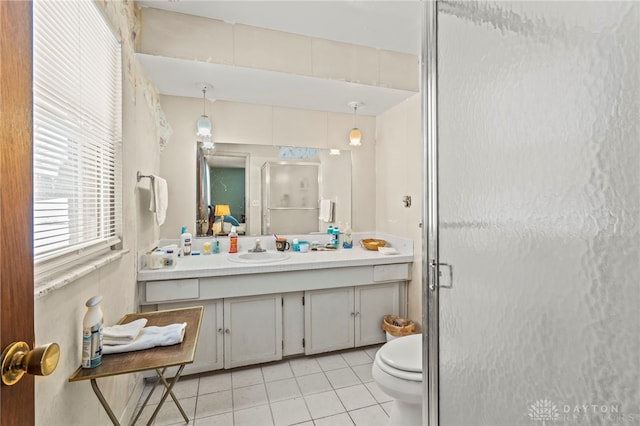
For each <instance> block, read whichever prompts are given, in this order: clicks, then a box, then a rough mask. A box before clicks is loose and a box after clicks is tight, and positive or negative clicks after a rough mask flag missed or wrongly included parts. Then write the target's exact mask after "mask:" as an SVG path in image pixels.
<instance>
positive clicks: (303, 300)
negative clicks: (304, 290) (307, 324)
mask: <svg viewBox="0 0 640 426" xmlns="http://www.w3.org/2000/svg"><path fill="white" fill-rule="evenodd" d="M302 306H304V296H302Z"/></svg>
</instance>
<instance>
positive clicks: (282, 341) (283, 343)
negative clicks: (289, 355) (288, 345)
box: [282, 340, 284, 351]
mask: <svg viewBox="0 0 640 426" xmlns="http://www.w3.org/2000/svg"><path fill="white" fill-rule="evenodd" d="M282 350H283V351H284V340H283V341H282Z"/></svg>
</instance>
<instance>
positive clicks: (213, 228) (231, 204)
mask: <svg viewBox="0 0 640 426" xmlns="http://www.w3.org/2000/svg"><path fill="white" fill-rule="evenodd" d="M248 167H249V154H248V153H246V152H244V153H243V152H226V153H217V152H215V150H214V149H211V148H208V145H207V144H205V143H202V142H198V155H197V165H196V179H197V184H196V193H197V200H196V201H197V205H196V211H197V215H198V216H197V218H196V236H213V235H228V234H229V232H230V230H231V226H235V227H236V230H237V232H238V234H239V235H244V234H245V233H246V229H247V214H246V212H247V206H246V187H247V184H248V172H247V171H248Z"/></svg>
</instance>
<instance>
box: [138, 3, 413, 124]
mask: <svg viewBox="0 0 640 426" xmlns="http://www.w3.org/2000/svg"><path fill="white" fill-rule="evenodd" d="M136 3H137V4H139V5H141V6H143V7H154V8H158V9H165V10H170V11H173V12H178V13H184V14H190V15H197V16H203V17H208V18H213V19H219V20H222V21H225V22H228V23H241V24H247V25H252V26H257V27H262V28H268V29H272V30H278V31H285V32H291V33H296V34H302V35H306V36H310V37H320V38H325V39H329V40H334V41H340V42H345V43H352V44H357V45H362V46H368V47H374V48H380V49H386V50H393V51H397V52H402V53H409V54H415V55H418V54H419V50H420V45H419V44H420V43H419V35H420V22H419V17H420V2H418V1H401V0H395V1H372V0H370V1H326V0H316V1H265V0H263V1H238V0H236V1H204V0H200V1H181V0H141V1H136ZM138 56H139V59H140V61H141V63H142V65H143V67H144V68H145V70H146V72H147V73H148V74H149V76H150V78H151V80H153V81H154V83H155V84H156V86H157V87H158V90H159V91H160V93H162V94H166V95H173V96H188V97H201V96H202V91H201V89H200V83H202V82H207V83H211V84H212V85H213V86H214V89H213V91H210V92H209V93H208V94H207V98H210V99H214V98H215V99H222V100H229V101H236V102H247V103H257V104H266V105H277V106H283V107H290V108H304V109H312V110H319V111H332V112H352V111H353V110H352V109H351V108H350V107H349V105H348V104H349V102H351V101H359V102H363V103H364V106H363V107H361V108H359V109H358V114H361V115H377V114H379V113H381V112H383V111H385V110H387V109H389V108H391V107H392V106H394V105H396V104H398V103H400V102H402V101H403V100H404V99H406V98H408V97H410V96H411V95H413V94H414V92H411V91H406V90H397V89H388V88H381V87H373V86H367V85H360V84H354V83H348V82H341V81H334V80H327V79H318V78H313V77H305V76H299V75H293V74H286V73H280V72H273V71H263V70H257V69H248V68H239V67H233V66H228V65H221V64H211V63H204V62H196V61H188V60H180V59H175V58H164V57H157V56H152V55H144V54H139V55H138Z"/></svg>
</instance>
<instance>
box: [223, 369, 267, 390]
mask: <svg viewBox="0 0 640 426" xmlns="http://www.w3.org/2000/svg"><path fill="white" fill-rule="evenodd" d="M263 382H264V379H263V378H262V369H261V368H260V367H255V368H248V369H246V370H238V371H233V372H232V373H231V384H232V385H233V387H234V388H241V387H244V386H251V385H257V384H258V383H263Z"/></svg>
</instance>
